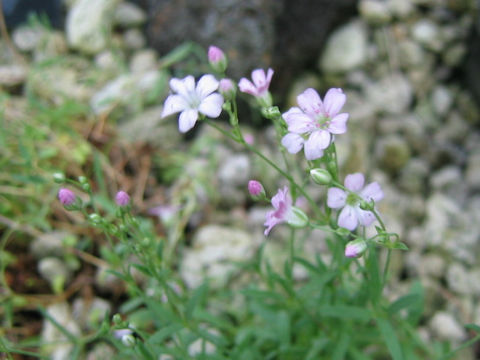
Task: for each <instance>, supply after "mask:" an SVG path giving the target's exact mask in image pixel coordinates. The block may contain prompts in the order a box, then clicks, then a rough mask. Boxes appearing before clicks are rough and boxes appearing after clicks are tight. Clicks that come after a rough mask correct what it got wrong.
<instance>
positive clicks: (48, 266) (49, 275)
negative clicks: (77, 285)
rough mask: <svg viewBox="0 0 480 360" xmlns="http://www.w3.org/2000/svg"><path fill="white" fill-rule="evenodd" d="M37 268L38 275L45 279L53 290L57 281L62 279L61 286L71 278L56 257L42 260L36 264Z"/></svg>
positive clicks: (65, 267) (63, 264) (68, 270)
mask: <svg viewBox="0 0 480 360" xmlns="http://www.w3.org/2000/svg"><path fill="white" fill-rule="evenodd" d="M37 266H38V272H39V273H40V275H41V276H42V277H43V278H44V279H46V280H47V281H48V282H49V283H50V286H52V288H54V289H55V287H56V286H57V285H56V284H57V281H58V279H62V282H61V284H65V283H66V282H67V281H68V280H70V278H71V277H72V272H71V271H70V269H69V268H68V267H67V266H66V265H65V263H64V262H63V261H62V260H60V259H59V258H56V257H46V258H43V259H41V260H40V261H39V262H38V265H37ZM56 290H58V289H56Z"/></svg>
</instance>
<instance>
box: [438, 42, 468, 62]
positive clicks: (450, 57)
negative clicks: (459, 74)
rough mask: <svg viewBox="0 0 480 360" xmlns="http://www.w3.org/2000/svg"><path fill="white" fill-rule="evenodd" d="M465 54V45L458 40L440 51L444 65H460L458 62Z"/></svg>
mask: <svg viewBox="0 0 480 360" xmlns="http://www.w3.org/2000/svg"><path fill="white" fill-rule="evenodd" d="M466 55H467V46H466V45H465V44H464V43H462V42H460V43H457V44H453V45H451V46H450V47H448V48H447V50H446V51H444V52H443V53H442V59H443V62H444V63H445V65H447V66H450V67H455V66H458V65H460V63H461V62H462V61H463V60H464V59H465V56H466Z"/></svg>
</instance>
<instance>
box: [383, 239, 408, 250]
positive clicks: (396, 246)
mask: <svg viewBox="0 0 480 360" xmlns="http://www.w3.org/2000/svg"><path fill="white" fill-rule="evenodd" d="M387 247H389V248H390V249H393V250H408V246H407V245H405V244H404V243H402V242H401V241H395V242H394V243H391V244H390V246H387Z"/></svg>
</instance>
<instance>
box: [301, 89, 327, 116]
mask: <svg viewBox="0 0 480 360" xmlns="http://www.w3.org/2000/svg"><path fill="white" fill-rule="evenodd" d="M297 102H298V105H299V106H300V108H301V109H302V110H303V111H305V113H306V114H308V115H312V116H316V115H318V114H320V113H322V111H323V104H322V100H321V99H320V96H319V95H318V93H317V92H316V91H315V90H314V89H312V88H308V89H307V90H305V91H304V92H303V93H301V94H300V95H298V96H297Z"/></svg>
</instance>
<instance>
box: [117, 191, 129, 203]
mask: <svg viewBox="0 0 480 360" xmlns="http://www.w3.org/2000/svg"><path fill="white" fill-rule="evenodd" d="M115 202H116V203H117V205H118V206H127V205H128V203H129V202H130V196H129V195H128V194H127V193H126V192H125V191H119V192H118V193H117V195H116V196H115Z"/></svg>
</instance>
